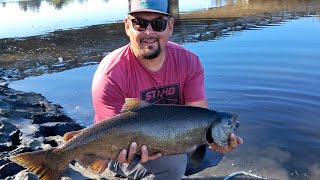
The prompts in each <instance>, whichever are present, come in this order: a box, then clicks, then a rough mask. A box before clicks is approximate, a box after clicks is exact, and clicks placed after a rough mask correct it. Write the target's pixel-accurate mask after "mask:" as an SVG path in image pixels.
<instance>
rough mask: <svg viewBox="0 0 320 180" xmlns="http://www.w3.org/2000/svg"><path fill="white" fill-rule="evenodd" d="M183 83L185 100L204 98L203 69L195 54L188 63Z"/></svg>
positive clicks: (193, 100) (200, 99)
mask: <svg viewBox="0 0 320 180" xmlns="http://www.w3.org/2000/svg"><path fill="white" fill-rule="evenodd" d="M188 71H189V72H188V73H186V81H185V85H184V99H185V102H196V101H202V100H206V95H205V88H204V69H203V67H202V64H201V62H200V60H199V58H198V57H197V56H193V58H192V61H191V62H190V64H189V68H188Z"/></svg>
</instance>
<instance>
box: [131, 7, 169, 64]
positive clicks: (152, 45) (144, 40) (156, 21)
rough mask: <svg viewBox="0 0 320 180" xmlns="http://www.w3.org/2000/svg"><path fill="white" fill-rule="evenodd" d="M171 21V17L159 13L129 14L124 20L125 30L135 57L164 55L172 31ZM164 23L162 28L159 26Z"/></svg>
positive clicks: (148, 57) (152, 57)
mask: <svg viewBox="0 0 320 180" xmlns="http://www.w3.org/2000/svg"><path fill="white" fill-rule="evenodd" d="M164 20H165V21H164ZM173 23H174V21H173V19H172V18H169V17H168V16H165V15H162V14H159V13H146V12H144V13H134V14H132V15H129V16H128V18H126V20H125V30H126V33H127V35H128V36H129V38H130V41H131V45H132V49H133V51H134V53H135V55H136V57H137V58H139V59H147V60H152V59H155V58H157V57H159V56H164V53H165V52H164V48H165V46H166V44H167V42H168V40H169V37H170V35H171V34H172V31H173ZM152 24H153V27H152ZM164 25H165V29H164V30H163V28H161V27H164ZM161 30H163V31H161Z"/></svg>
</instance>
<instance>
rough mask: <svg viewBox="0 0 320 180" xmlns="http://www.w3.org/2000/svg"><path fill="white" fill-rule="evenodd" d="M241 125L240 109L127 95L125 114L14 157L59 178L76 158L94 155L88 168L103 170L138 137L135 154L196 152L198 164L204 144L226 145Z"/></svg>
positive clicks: (45, 176)
mask: <svg viewBox="0 0 320 180" xmlns="http://www.w3.org/2000/svg"><path fill="white" fill-rule="evenodd" d="M238 125H239V123H238V122H237V115H236V114H230V113H227V112H219V111H215V110H210V109H207V108H201V107H192V106H182V105H155V104H148V103H147V102H145V101H142V100H139V99H134V98H128V99H126V102H125V104H124V106H123V108H122V113H121V114H119V115H116V116H114V117H111V118H109V119H107V120H104V121H101V122H99V123H97V124H94V125H92V126H89V127H87V128H84V129H82V130H80V132H79V133H77V134H76V135H74V137H72V138H71V139H70V140H69V141H67V142H65V143H63V144H61V145H60V146H58V147H53V148H50V149H46V150H40V151H33V152H26V153H21V154H18V155H15V156H12V157H11V158H10V160H11V161H13V162H16V163H17V164H20V165H22V166H24V167H25V168H27V169H28V170H30V171H31V172H33V173H35V174H36V175H37V176H38V177H39V179H41V180H59V179H61V178H62V176H63V174H64V173H65V171H66V169H67V167H68V165H69V163H70V162H71V161H72V160H74V159H77V158H79V157H85V156H87V157H92V158H90V159H91V160H92V161H91V162H89V164H90V165H88V167H87V168H89V169H91V170H92V171H94V172H97V173H101V172H103V171H104V170H105V169H106V167H107V163H108V162H109V160H111V159H117V157H118V155H119V152H120V151H121V150H122V149H128V148H129V146H130V144H131V142H137V145H138V146H137V150H138V152H137V153H139V150H140V148H141V146H142V145H147V147H148V152H149V154H154V153H158V152H160V153H161V154H162V155H164V156H168V155H176V154H184V153H192V155H191V159H192V162H194V163H200V162H201V161H202V159H203V158H204V155H205V150H206V147H207V146H208V145H212V144H214V143H215V144H218V145H219V146H225V145H227V144H228V141H229V136H230V134H231V133H232V132H234V131H235V129H236V128H237V127H238ZM67 139H69V138H67ZM80 159H81V158H80ZM87 163H88V162H87Z"/></svg>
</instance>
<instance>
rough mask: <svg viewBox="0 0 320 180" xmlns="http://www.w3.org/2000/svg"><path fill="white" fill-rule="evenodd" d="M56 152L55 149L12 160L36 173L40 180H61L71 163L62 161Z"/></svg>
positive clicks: (31, 153) (15, 157)
mask: <svg viewBox="0 0 320 180" xmlns="http://www.w3.org/2000/svg"><path fill="white" fill-rule="evenodd" d="M54 150H55V148H52V149H48V150H42V151H35V152H27V153H21V154H18V155H16V156H13V157H11V158H10V160H11V161H13V162H15V163H17V164H20V165H21V166H23V167H25V168H27V169H28V170H30V171H31V172H33V173H35V174H36V175H37V176H38V177H39V179H40V180H60V179H61V177H62V176H63V174H64V172H65V171H66V169H67V167H68V164H69V162H67V163H65V162H63V161H61V159H60V158H59V157H56V153H55V152H54ZM59 159H60V160H59Z"/></svg>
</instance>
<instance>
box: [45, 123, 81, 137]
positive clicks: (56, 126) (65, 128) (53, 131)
mask: <svg viewBox="0 0 320 180" xmlns="http://www.w3.org/2000/svg"><path fill="white" fill-rule="evenodd" d="M82 128H83V127H82V126H80V125H79V124H76V123H73V122H63V123H54V122H52V123H44V124H42V125H41V126H40V128H39V130H40V132H41V134H42V135H43V136H45V137H47V136H56V135H59V136H63V135H64V134H65V133H66V132H69V131H78V130H80V129H82Z"/></svg>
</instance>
